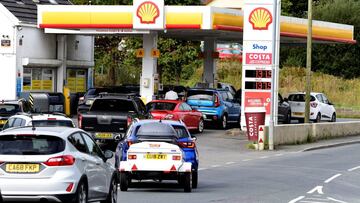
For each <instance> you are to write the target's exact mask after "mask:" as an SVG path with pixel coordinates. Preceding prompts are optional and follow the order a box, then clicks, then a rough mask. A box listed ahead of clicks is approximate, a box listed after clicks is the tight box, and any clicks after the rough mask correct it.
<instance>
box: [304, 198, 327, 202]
mask: <svg viewBox="0 0 360 203" xmlns="http://www.w3.org/2000/svg"><path fill="white" fill-rule="evenodd" d="M306 199H310V200H320V201H327V200H328V199H323V198H313V197H308V198H306Z"/></svg>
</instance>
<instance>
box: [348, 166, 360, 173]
mask: <svg viewBox="0 0 360 203" xmlns="http://www.w3.org/2000/svg"><path fill="white" fill-rule="evenodd" d="M357 169H360V166H356V167H354V168H351V169H349V170H348V171H349V172H351V171H355V170H357Z"/></svg>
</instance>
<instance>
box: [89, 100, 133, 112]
mask: <svg viewBox="0 0 360 203" xmlns="http://www.w3.org/2000/svg"><path fill="white" fill-rule="evenodd" d="M91 111H105V112H129V111H136V109H135V106H134V103H133V102H132V101H131V100H122V99H96V100H95V101H94V103H93V105H92V106H91Z"/></svg>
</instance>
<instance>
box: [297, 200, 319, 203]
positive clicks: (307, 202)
mask: <svg viewBox="0 0 360 203" xmlns="http://www.w3.org/2000/svg"><path fill="white" fill-rule="evenodd" d="M300 202H303V203H325V202H315V201H304V200H301V201H300Z"/></svg>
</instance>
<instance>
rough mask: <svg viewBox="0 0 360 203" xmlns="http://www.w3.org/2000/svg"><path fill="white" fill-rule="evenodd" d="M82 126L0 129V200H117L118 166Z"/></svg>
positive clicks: (79, 202)
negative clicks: (0, 130)
mask: <svg viewBox="0 0 360 203" xmlns="http://www.w3.org/2000/svg"><path fill="white" fill-rule="evenodd" d="M112 155H113V154H112V152H110V151H105V153H103V151H102V150H101V149H100V148H99V147H98V145H97V144H96V143H95V141H94V140H93V139H92V137H91V136H90V135H89V134H87V133H86V132H85V131H83V130H81V129H77V128H67V127H56V128H54V127H36V128H33V127H21V128H13V129H8V130H6V131H3V132H2V133H0V202H1V199H3V200H4V201H16V202H17V201H31V202H33V201H40V202H66V203H73V202H74V203H86V202H88V201H101V203H116V201H117V172H116V170H115V168H114V166H113V164H111V163H109V162H107V160H108V159H110V158H111V157H112Z"/></svg>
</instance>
